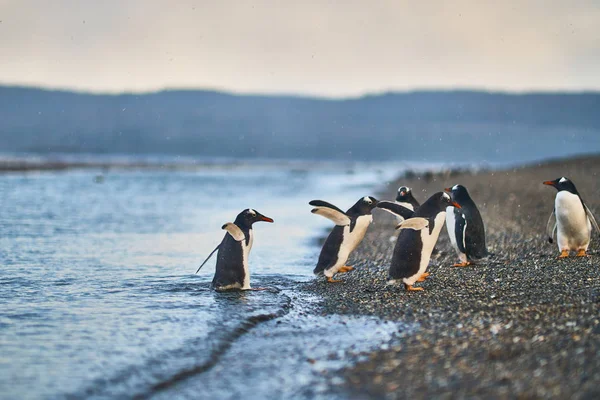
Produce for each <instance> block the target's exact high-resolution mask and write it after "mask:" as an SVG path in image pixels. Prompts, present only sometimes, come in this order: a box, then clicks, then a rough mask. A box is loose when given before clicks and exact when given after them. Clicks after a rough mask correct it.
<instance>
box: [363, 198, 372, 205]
mask: <svg viewBox="0 0 600 400" xmlns="http://www.w3.org/2000/svg"><path fill="white" fill-rule="evenodd" d="M363 201H364V202H366V203H367V204H371V203H372V201H371V199H370V198H368V197H367V196H365V197H363Z"/></svg>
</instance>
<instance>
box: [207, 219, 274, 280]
mask: <svg viewBox="0 0 600 400" xmlns="http://www.w3.org/2000/svg"><path fill="white" fill-rule="evenodd" d="M258 221H264V222H271V223H272V222H273V219H271V218H269V217H265V216H264V215H262V214H261V213H259V212H258V211H256V210H253V209H251V208H247V209H245V210H244V211H242V212H241V213H239V214H238V216H237V217H236V219H235V221H233V222H228V223H226V224H225V225H223V226H222V227H221V229H224V230H226V231H227V233H226V234H225V237H223V240H222V241H221V243H220V244H219V245H218V246H217V247H216V248H215V249H214V250H213V251H212V252H211V253H210V254H209V255H208V257H207V258H206V260H204V262H203V263H202V265H200V267H199V268H198V270H197V271H196V273H198V271H200V268H202V267H203V266H204V264H206V262H207V261H208V260H209V259H210V257H211V256H212V255H213V254H214V253H215V251H217V250H218V251H219V252H218V253H217V266H216V269H215V276H214V278H213V281H212V284H211V288H212V289H214V290H217V291H222V290H231V289H241V290H263V289H261V288H259V289H252V288H251V287H250V271H249V269H248V255H249V254H250V250H251V249H252V243H253V241H254V234H253V232H252V224H254V223H255V222H258Z"/></svg>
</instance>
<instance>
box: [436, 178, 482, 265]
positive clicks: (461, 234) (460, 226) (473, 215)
mask: <svg viewBox="0 0 600 400" xmlns="http://www.w3.org/2000/svg"><path fill="white" fill-rule="evenodd" d="M445 190H446V192H448V193H450V195H451V197H452V200H453V201H455V202H457V203H458V204H460V206H461V208H460V209H458V208H456V207H452V206H450V207H448V208H447V209H446V228H447V229H448V236H450V242H452V247H454V249H455V250H456V253H457V254H458V259H459V261H460V262H459V263H457V264H454V265H453V267H466V266H467V265H470V264H471V261H473V260H478V259H481V258H485V257H487V256H488V254H489V253H488V250H487V247H486V245H485V227H484V225H483V219H481V214H480V213H479V210H478V209H477V206H476V205H475V202H474V201H473V199H471V196H469V192H468V191H467V188H465V187H464V186H462V185H454V186H452V187H451V188H447V189H445Z"/></svg>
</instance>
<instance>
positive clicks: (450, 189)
mask: <svg viewBox="0 0 600 400" xmlns="http://www.w3.org/2000/svg"><path fill="white" fill-rule="evenodd" d="M444 190H445V191H446V192H448V193H451V192H452V188H446V189H444Z"/></svg>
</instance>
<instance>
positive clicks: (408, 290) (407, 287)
mask: <svg viewBox="0 0 600 400" xmlns="http://www.w3.org/2000/svg"><path fill="white" fill-rule="evenodd" d="M404 287H405V288H406V291H407V292H418V291H419V290H423V288H422V287H413V285H407V284H406V283H405V284H404Z"/></svg>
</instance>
